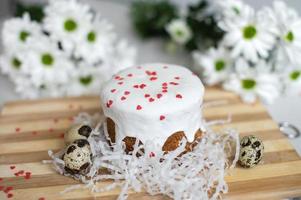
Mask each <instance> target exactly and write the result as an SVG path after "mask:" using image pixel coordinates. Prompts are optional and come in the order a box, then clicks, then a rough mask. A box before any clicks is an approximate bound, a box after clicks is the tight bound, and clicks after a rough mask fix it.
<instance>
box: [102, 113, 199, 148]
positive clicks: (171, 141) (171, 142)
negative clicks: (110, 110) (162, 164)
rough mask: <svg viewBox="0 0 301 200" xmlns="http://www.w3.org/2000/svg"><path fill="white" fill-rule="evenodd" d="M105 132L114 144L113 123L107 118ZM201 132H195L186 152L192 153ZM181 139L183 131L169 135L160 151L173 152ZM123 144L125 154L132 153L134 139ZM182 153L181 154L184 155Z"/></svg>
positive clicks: (126, 140) (130, 138) (129, 138)
mask: <svg viewBox="0 0 301 200" xmlns="http://www.w3.org/2000/svg"><path fill="white" fill-rule="evenodd" d="M106 120H107V131H108V136H109V137H110V140H111V142H112V143H115V141H116V140H115V136H116V132H115V123H114V121H113V120H112V119H111V118H107V119H106ZM203 134H204V133H203V132H202V131H201V130H197V132H196V133H195V135H194V140H193V142H187V144H186V147H185V149H186V151H185V152H188V151H192V150H193V148H194V147H195V146H196V145H197V144H198V142H199V141H200V140H201V139H202V136H203ZM183 138H186V136H185V133H184V132H183V131H178V132H176V133H173V134H171V135H170V136H169V137H168V138H167V139H166V141H165V143H164V145H163V146H162V151H165V152H168V151H173V150H175V149H176V148H178V147H179V145H180V142H181V141H182V139H183ZM123 141H124V143H125V152H126V153H130V152H131V151H133V146H134V144H135V142H136V138H135V137H125V138H124V139H123ZM111 142H110V141H109V140H108V143H109V144H110V145H112V144H111ZM141 144H142V142H141V141H139V145H141ZM185 152H183V153H185Z"/></svg>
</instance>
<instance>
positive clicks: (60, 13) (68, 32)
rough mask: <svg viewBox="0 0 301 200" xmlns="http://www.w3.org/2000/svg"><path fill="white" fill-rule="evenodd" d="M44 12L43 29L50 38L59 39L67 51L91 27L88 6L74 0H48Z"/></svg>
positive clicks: (71, 49)
mask: <svg viewBox="0 0 301 200" xmlns="http://www.w3.org/2000/svg"><path fill="white" fill-rule="evenodd" d="M45 14H46V16H45V18H44V28H45V30H46V31H47V32H49V33H50V37H51V38H52V39H54V40H56V41H60V42H61V44H62V47H63V49H64V51H66V52H69V53H71V52H72V51H73V50H74V47H75V43H76V42H77V41H78V40H79V39H81V38H82V37H85V36H86V33H87V31H89V30H90V27H91V20H92V13H91V12H90V7H89V6H88V5H86V4H81V3H79V2H77V1H76V0H60V1H58V0H50V2H49V5H48V6H47V7H46V8H45Z"/></svg>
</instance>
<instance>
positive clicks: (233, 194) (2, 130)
mask: <svg viewBox="0 0 301 200" xmlns="http://www.w3.org/2000/svg"><path fill="white" fill-rule="evenodd" d="M220 100H223V101H224V103H225V104H220V105H217V106H215V107H208V108H205V109H204V115H205V118H206V119H207V120H214V119H226V118H227V117H228V114H232V122H231V123H230V124H226V125H219V126H215V127H214V129H215V130H220V129H222V128H227V127H232V128H236V129H237V130H238V131H239V132H240V135H241V136H245V135H249V134H254V135H256V136H258V137H259V138H261V139H262V140H263V142H264V145H265V155H264V159H263V163H262V164H260V165H259V166H256V167H255V168H253V169H243V168H240V167H238V168H236V169H235V170H233V172H232V175H231V176H227V177H226V180H227V182H228V184H229V193H228V194H227V195H225V196H224V198H225V199H282V198H284V197H295V196H301V160H300V157H299V156H298V155H297V153H296V151H295V150H294V148H293V147H292V145H291V144H290V142H289V141H288V140H287V139H286V137H284V136H283V135H282V134H281V133H280V132H279V130H278V126H277V124H276V123H275V122H273V120H272V119H271V117H270V116H269V115H268V114H267V112H266V110H265V109H264V107H263V106H262V105H261V104H259V103H256V104H253V105H246V104H243V103H242V102H241V101H240V100H239V98H238V97H237V96H235V95H234V94H231V93H229V92H225V91H221V90H219V89H216V88H210V89H207V91H206V95H205V102H211V101H220ZM82 111H86V112H89V113H95V112H100V107H99V98H98V97H92V96H90V97H79V98H63V99H46V100H37V101H17V102H10V103H7V104H6V105H5V106H4V107H3V109H2V113H1V116H0V178H1V179H0V190H1V191H0V199H22V200H31V199H33V200H38V199H39V200H42V199H44V200H49V199H55V200H57V199H94V198H93V195H92V194H91V193H90V192H89V190H76V191H72V192H69V193H65V194H63V195H62V194H60V192H61V191H63V190H64V189H65V188H67V187H69V186H71V185H76V184H78V182H77V181H75V180H73V179H71V178H67V177H64V176H61V175H59V174H57V173H56V172H55V171H54V170H53V169H52V168H51V165H49V164H42V163H41V161H42V160H44V159H49V157H48V155H47V150H49V149H52V150H58V149H61V148H63V147H64V142H63V139H62V135H63V133H64V131H65V130H66V129H67V128H68V127H69V126H70V124H71V123H72V120H73V117H74V116H75V115H76V114H77V113H79V112H82ZM107 184H108V182H100V183H99V185H103V186H104V185H107ZM118 193H119V191H118V190H117V189H116V190H113V191H109V192H105V193H101V194H99V193H98V194H94V195H95V196H96V197H97V199H105V200H111V199H116V197H117V195H118ZM130 193H131V195H130V197H129V199H160V200H161V199H168V198H167V197H163V196H155V197H154V196H149V195H148V194H146V193H134V192H132V191H131V192H130Z"/></svg>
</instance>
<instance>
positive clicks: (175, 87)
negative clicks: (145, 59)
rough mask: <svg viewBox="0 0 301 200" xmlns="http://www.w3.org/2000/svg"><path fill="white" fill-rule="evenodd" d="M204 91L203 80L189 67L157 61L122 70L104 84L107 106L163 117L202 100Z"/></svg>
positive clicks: (104, 98)
mask: <svg viewBox="0 0 301 200" xmlns="http://www.w3.org/2000/svg"><path fill="white" fill-rule="evenodd" d="M203 95H204V87H203V84H202V82H201V81H200V79H199V78H198V77H197V76H196V75H195V74H193V73H192V72H191V71H189V70H188V69H187V68H184V67H180V66H176V65H170V64H159V63H156V64H145V65H143V66H137V67H132V68H128V69H125V70H123V71H121V72H119V73H118V74H116V75H115V76H113V77H112V79H111V80H109V81H108V82H107V83H106V84H104V86H103V89H102V92H101V99H102V101H103V106H104V107H106V108H107V109H113V110H117V111H121V112H122V111H125V112H129V113H135V114H137V115H149V116H153V117H157V118H158V120H164V119H165V118H166V115H168V114H169V113H174V112H177V111H181V110H185V108H186V107H187V106H190V105H196V104H201V103H202V100H203ZM106 108H105V109H106Z"/></svg>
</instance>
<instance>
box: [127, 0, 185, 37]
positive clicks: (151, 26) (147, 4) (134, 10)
mask: <svg viewBox="0 0 301 200" xmlns="http://www.w3.org/2000/svg"><path fill="white" fill-rule="evenodd" d="M130 16H131V19H132V23H133V26H134V28H135V29H136V31H137V33H138V34H139V35H140V36H141V37H143V38H148V37H154V36H163V37H167V36H168V34H167V32H166V30H165V26H166V25H167V24H168V23H169V22H170V21H171V20H172V19H175V18H177V17H178V16H179V15H178V10H177V8H176V6H175V5H173V4H172V3H171V2H169V1H167V0H158V1H149V0H135V1H134V2H133V3H132V5H131V12H130Z"/></svg>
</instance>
